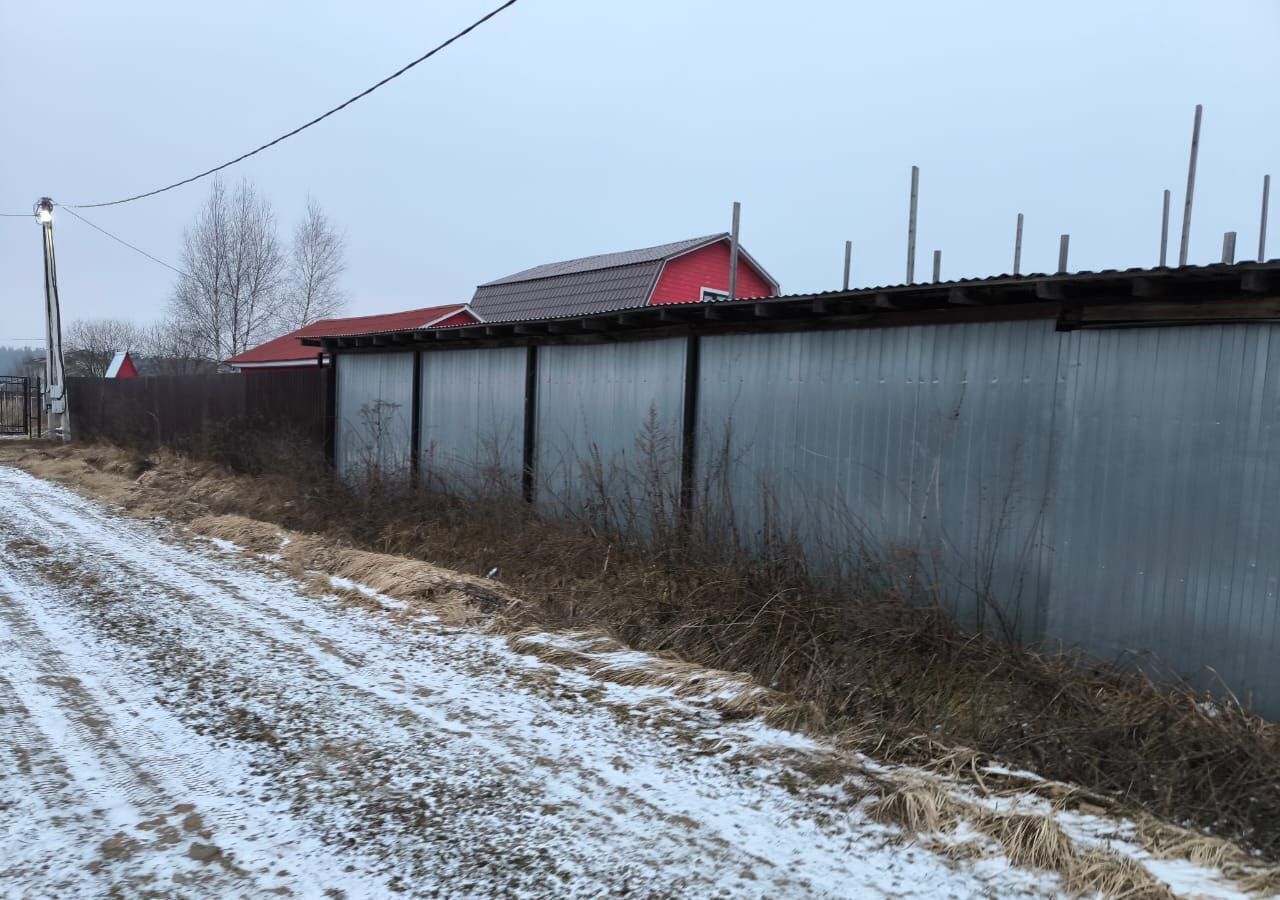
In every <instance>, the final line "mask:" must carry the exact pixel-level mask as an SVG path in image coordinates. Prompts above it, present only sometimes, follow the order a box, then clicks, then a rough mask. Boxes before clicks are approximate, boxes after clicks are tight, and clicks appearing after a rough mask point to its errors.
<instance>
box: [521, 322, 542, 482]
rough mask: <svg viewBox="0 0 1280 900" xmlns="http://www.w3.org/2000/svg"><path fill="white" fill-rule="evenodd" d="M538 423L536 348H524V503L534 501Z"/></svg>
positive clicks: (522, 478)
mask: <svg viewBox="0 0 1280 900" xmlns="http://www.w3.org/2000/svg"><path fill="white" fill-rule="evenodd" d="M537 421H538V347H537V345H535V344H530V345H529V346H528V347H527V348H525V360H524V460H523V462H524V465H523V466H522V468H521V473H520V490H521V492H522V493H523V495H524V499H525V502H526V503H532V502H533V500H534V491H535V490H536V486H537V482H536V475H537V472H536V471H535V467H536V465H537V458H538V457H537V450H538V447H537V443H538V433H537V427H538V426H537Z"/></svg>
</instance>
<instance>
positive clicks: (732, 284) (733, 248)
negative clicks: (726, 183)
mask: <svg viewBox="0 0 1280 900" xmlns="http://www.w3.org/2000/svg"><path fill="white" fill-rule="evenodd" d="M741 213H742V204H741V203H739V202H738V201H736V200H735V201H734V202H733V232H732V234H731V235H730V237H729V299H730V300H736V299H737V298H738V217H739V215H740V214H741Z"/></svg>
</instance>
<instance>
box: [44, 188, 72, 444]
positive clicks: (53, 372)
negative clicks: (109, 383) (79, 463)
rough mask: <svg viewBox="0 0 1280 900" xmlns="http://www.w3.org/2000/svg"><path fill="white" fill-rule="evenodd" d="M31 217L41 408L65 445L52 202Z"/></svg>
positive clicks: (68, 429) (46, 200) (67, 421)
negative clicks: (37, 274)
mask: <svg viewBox="0 0 1280 900" xmlns="http://www.w3.org/2000/svg"><path fill="white" fill-rule="evenodd" d="M35 213H36V219H37V220H38V221H39V222H40V230H41V231H42V232H44V322H45V345H44V346H45V351H44V373H45V379H44V385H45V396H44V405H45V409H47V410H48V411H49V430H50V431H51V432H52V433H54V434H58V435H61V437H62V439H63V440H64V441H66V440H69V439H70V437H71V416H70V414H69V411H68V410H67V395H66V390H67V388H66V373H65V372H64V370H63V366H62V311H61V309H60V308H59V304H58V266H57V263H56V262H55V261H54V255H53V201H52V200H51V199H49V198H48V197H41V198H40V199H39V200H38V201H37V202H36V208H35ZM55 423H57V424H56V425H55Z"/></svg>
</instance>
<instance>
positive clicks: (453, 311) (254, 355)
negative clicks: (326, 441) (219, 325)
mask: <svg viewBox="0 0 1280 900" xmlns="http://www.w3.org/2000/svg"><path fill="white" fill-rule="evenodd" d="M478 321H479V317H477V316H476V315H475V314H473V313H472V312H471V310H470V309H468V308H467V305H466V304H465V303H451V304H449V305H447V306H427V307H423V308H422V309H408V310H405V311H404V312H397V313H382V314H381V315H376V316H350V317H348V318H344V319H320V320H319V321H316V322H312V323H311V324H310V325H305V326H303V327H302V328H299V329H298V330H297V331H291V332H289V333H288V334H286V335H282V336H281V337H278V338H276V339H275V340H271V341H267V342H266V343H265V344H259V345H258V346H257V347H253V348H251V349H249V350H246V351H245V352H243V353H240V354H238V355H236V356H233V357H231V358H230V359H228V360H227V364H228V365H232V366H263V365H266V366H286V365H290V364H295V365H300V366H302V365H313V364H314V363H315V361H316V354H317V353H318V352H320V351H318V350H317V349H316V348H314V347H304V346H302V338H304V337H336V336H337V335H346V334H368V333H370V332H383V331H400V330H405V329H416V328H437V327H442V326H447V325H460V324H468V323H470V322H478Z"/></svg>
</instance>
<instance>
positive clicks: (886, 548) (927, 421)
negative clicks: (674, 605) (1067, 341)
mask: <svg viewBox="0 0 1280 900" xmlns="http://www.w3.org/2000/svg"><path fill="white" fill-rule="evenodd" d="M1053 327H1054V326H1053V323H1052V322H1004V323H992V324H974V325H945V326H944V325H928V326H915V327H904V328H896V329H877V330H866V331H827V332H804V333H784V334H749V335H727V336H715V337H708V338H704V339H703V342H702V359H701V378H700V381H699V396H698V416H697V418H698V436H699V452H698V455H697V463H698V467H697V469H698V483H699V487H700V490H701V496H702V497H703V498H705V499H704V501H703V502H704V503H705V504H707V505H708V506H711V507H716V506H720V505H723V504H724V503H726V502H728V503H731V504H732V508H733V514H732V516H731V518H732V520H733V522H734V523H735V524H736V525H737V527H738V529H739V533H740V534H741V536H742V537H743V538H744V539H745V540H746V541H747V542H749V543H754V542H759V541H764V540H767V539H768V537H769V536H782V537H787V536H794V537H796V538H798V539H799V540H800V541H801V542H802V543H803V544H804V545H805V546H806V548H807V549H808V551H809V553H810V554H811V555H812V556H813V558H814V559H815V560H816V561H819V562H820V563H822V564H823V565H833V564H847V565H856V564H857V561H858V558H859V556H860V554H862V553H864V552H867V553H870V554H872V555H874V556H878V557H881V558H884V557H892V556H894V555H895V554H898V553H901V552H904V551H906V552H914V551H915V550H919V551H921V552H922V553H923V554H924V559H925V562H926V564H927V565H928V567H929V568H931V569H933V570H934V577H935V578H936V579H937V581H938V583H939V584H940V585H948V586H949V589H948V591H947V595H946V599H947V600H949V601H950V603H951V604H952V605H953V606H954V608H955V610H956V612H957V614H958V615H960V616H961V618H962V619H963V620H964V621H965V622H966V623H967V624H971V625H974V624H977V625H984V626H991V627H999V626H1000V624H1001V621H1002V620H1003V621H1004V623H1005V624H1006V625H1007V626H1008V628H1009V629H1010V630H1011V631H1014V632H1016V633H1018V634H1022V635H1027V634H1032V633H1035V632H1036V630H1037V628H1038V626H1039V625H1040V619H1041V617H1042V603H1043V600H1044V590H1045V586H1044V584H1043V578H1042V573H1041V562H1040V558H1039V552H1038V551H1039V548H1040V543H1039V541H1040V531H1041V525H1042V521H1043V514H1044V507H1045V503H1046V500H1047V497H1048V494H1049V485H1048V483H1047V479H1048V476H1049V470H1048V466H1047V459H1048V451H1049V443H1050V433H1051V426H1052V422H1051V419H1052V409H1053V396H1054V384H1055V374H1056V364H1057V343H1058V338H1057V336H1056V335H1055V333H1054V331H1053Z"/></svg>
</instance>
